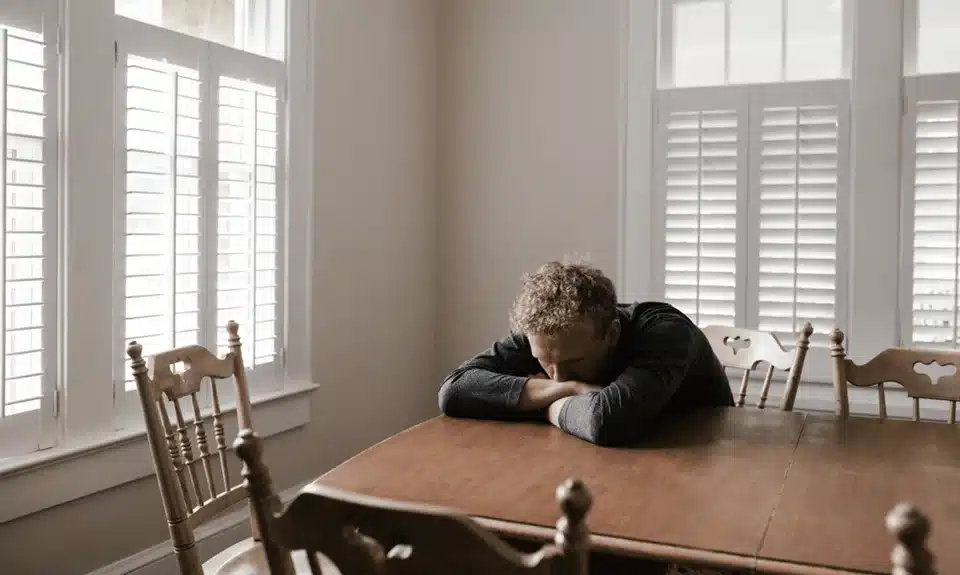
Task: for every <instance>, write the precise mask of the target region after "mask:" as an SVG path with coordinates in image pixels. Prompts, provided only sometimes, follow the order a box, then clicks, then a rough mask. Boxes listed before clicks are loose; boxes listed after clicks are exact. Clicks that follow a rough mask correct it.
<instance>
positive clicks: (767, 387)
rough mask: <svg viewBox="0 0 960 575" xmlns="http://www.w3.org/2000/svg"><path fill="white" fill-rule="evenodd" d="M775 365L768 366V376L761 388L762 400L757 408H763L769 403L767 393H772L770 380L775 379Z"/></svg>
mask: <svg viewBox="0 0 960 575" xmlns="http://www.w3.org/2000/svg"><path fill="white" fill-rule="evenodd" d="M773 370H774V367H773V366H772V365H771V366H769V367H767V376H766V377H764V378H763V388H762V389H761V390H760V400H759V401H758V402H757V408H759V409H763V408H764V406H766V405H767V394H769V393H770V382H771V381H772V380H773Z"/></svg>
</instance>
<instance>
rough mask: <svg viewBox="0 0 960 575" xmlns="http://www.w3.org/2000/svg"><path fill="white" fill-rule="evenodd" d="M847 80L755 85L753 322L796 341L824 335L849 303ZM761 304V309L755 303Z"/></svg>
mask: <svg viewBox="0 0 960 575" xmlns="http://www.w3.org/2000/svg"><path fill="white" fill-rule="evenodd" d="M846 86H847V83H846V82H822V83H810V84H799V85H792V86H772V87H764V88H754V89H753V92H754V96H753V98H752V103H751V123H752V126H751V155H750V159H751V195H750V204H751V218H750V220H751V222H753V225H751V234H750V235H751V238H752V242H751V243H752V244H753V248H752V249H751V250H750V253H751V257H750V261H751V270H750V271H751V273H750V275H751V276H752V277H755V278H756V279H755V281H751V288H752V289H756V290H757V291H756V297H753V296H752V294H751V295H750V296H748V298H747V299H748V301H749V302H750V304H751V308H752V309H751V312H750V315H751V316H754V314H755V316H756V320H755V321H751V322H750V323H751V324H752V325H756V326H757V328H758V329H760V330H763V331H771V332H774V333H776V334H778V335H781V336H783V339H785V340H786V341H792V340H793V339H794V338H795V336H796V333H797V332H798V331H799V330H800V328H801V327H802V326H803V324H804V323H806V322H808V321H809V322H810V323H812V324H813V327H814V332H815V333H817V334H821V335H822V334H827V333H829V332H830V331H831V330H832V329H833V328H834V327H835V326H836V320H837V317H838V315H837V310H838V308H842V307H843V301H842V299H843V289H842V286H841V285H840V284H839V283H838V281H837V278H838V274H837V272H838V269H839V267H840V266H839V264H838V257H841V256H842V254H841V252H840V251H838V246H839V235H838V213H839V211H840V209H841V205H842V201H841V200H842V198H844V197H845V196H846V193H845V189H846V174H847V172H848V169H847V157H848V154H847V150H848V146H847V136H846V134H847V130H848V127H847V105H846V97H847V96H846V95H845V90H846ZM754 305H755V308H753V306H754Z"/></svg>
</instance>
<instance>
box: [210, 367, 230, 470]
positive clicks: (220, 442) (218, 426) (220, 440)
mask: <svg viewBox="0 0 960 575" xmlns="http://www.w3.org/2000/svg"><path fill="white" fill-rule="evenodd" d="M210 388H211V389H212V390H213V435H214V437H215V438H216V440H217V452H218V454H219V455H220V473H222V474H223V486H224V489H230V471H229V469H227V435H226V433H224V431H223V419H222V417H221V415H222V414H221V412H220V395H219V393H218V392H217V382H216V381H215V380H213V379H211V380H210Z"/></svg>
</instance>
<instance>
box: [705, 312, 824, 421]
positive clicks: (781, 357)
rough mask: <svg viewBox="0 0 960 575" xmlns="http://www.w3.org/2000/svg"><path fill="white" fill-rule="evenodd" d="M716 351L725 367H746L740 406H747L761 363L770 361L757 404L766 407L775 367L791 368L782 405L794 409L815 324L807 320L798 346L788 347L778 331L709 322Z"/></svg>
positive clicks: (709, 338)
mask: <svg viewBox="0 0 960 575" xmlns="http://www.w3.org/2000/svg"><path fill="white" fill-rule="evenodd" d="M703 333H704V335H706V336H707V341H709V342H710V347H712V348H713V353H714V354H715V355H716V356H717V358H718V359H720V363H722V364H723V367H725V368H734V369H742V370H743V379H742V380H741V382H740V392H739V393H738V394H737V397H736V402H737V405H738V406H743V404H744V401H745V400H746V397H747V386H748V385H749V383H750V377H751V375H752V374H753V371H754V370H755V369H757V367H759V365H760V364H761V363H765V364H767V373H766V376H765V377H764V378H763V387H762V388H761V390H760V399H758V400H757V407H759V408H760V409H763V408H764V407H766V405H767V395H768V394H769V393H770V382H771V380H772V379H773V374H774V371H775V370H778V369H779V370H781V371H788V372H789V374H788V375H787V383H786V388H785V389H784V393H783V399H782V400H781V402H780V409H782V410H784V411H791V410H793V404H794V401H795V400H796V398H797V389H798V388H799V387H800V378H801V377H802V375H803V362H804V360H805V359H806V357H807V350H808V349H810V336H811V335H812V334H813V326H812V325H810V324H809V323H807V324H806V325H804V326H803V328H802V329H801V330H800V332H799V334H798V337H797V344H796V347H794V349H792V350H786V349H784V348H783V345H781V344H780V340H779V339H778V338H777V336H776V335H774V334H772V333H770V332H766V331H756V330H752V329H742V328H738V327H725V326H719V325H708V326H706V327H704V328H703Z"/></svg>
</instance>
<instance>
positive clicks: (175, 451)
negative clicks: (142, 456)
mask: <svg viewBox="0 0 960 575" xmlns="http://www.w3.org/2000/svg"><path fill="white" fill-rule="evenodd" d="M157 407H158V408H159V410H160V415H161V416H162V418H163V431H164V435H165V436H166V438H167V451H169V452H170V459H171V461H173V470H174V471H175V472H176V474H177V481H178V482H179V483H180V490H181V491H183V500H184V501H185V502H186V504H187V509H193V508H194V507H195V506H194V504H193V498H192V497H191V494H190V489H189V488H188V485H189V484H188V483H187V476H186V472H185V471H184V467H185V465H184V462H183V457H182V456H181V453H180V446H179V445H178V444H177V439H176V432H175V431H174V429H173V425H172V424H171V423H170V413H169V412H168V411H167V405H166V403H165V402H164V400H163V397H162V396H161V397H160V399H158V400H157ZM202 503H203V499H202V496H201V495H200V494H199V493H197V505H196V506H199V505H201V504H202Z"/></svg>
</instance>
